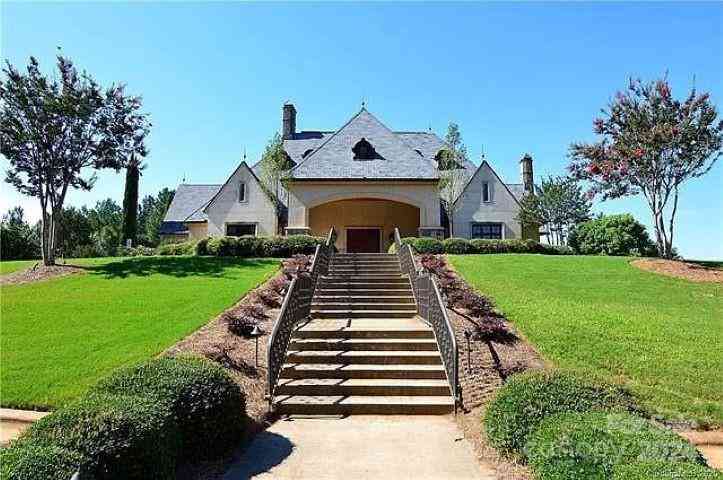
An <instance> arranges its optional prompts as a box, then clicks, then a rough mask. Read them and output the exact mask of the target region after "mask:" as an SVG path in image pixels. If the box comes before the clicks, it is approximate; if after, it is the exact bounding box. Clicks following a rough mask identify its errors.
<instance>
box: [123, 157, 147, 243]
mask: <svg viewBox="0 0 723 480" xmlns="http://www.w3.org/2000/svg"><path fill="white" fill-rule="evenodd" d="M143 168H144V165H142V164H141V161H140V159H137V158H136V157H135V155H131V158H130V160H129V161H128V164H127V165H126V184H125V190H124V192H123V228H122V231H123V234H122V237H121V240H122V241H123V244H125V241H126V240H127V239H130V240H131V241H132V242H133V243H132V245H136V243H137V241H138V183H139V182H140V178H141V170H142V169H143Z"/></svg>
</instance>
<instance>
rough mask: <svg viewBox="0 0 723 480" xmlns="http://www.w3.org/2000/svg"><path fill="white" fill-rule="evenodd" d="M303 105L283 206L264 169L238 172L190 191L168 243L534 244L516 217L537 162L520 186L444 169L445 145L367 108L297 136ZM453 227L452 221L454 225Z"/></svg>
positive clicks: (482, 170)
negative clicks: (451, 190)
mask: <svg viewBox="0 0 723 480" xmlns="http://www.w3.org/2000/svg"><path fill="white" fill-rule="evenodd" d="M296 120H297V112H296V108H295V107H294V105H291V104H288V103H287V104H285V105H284V106H283V110H282V140H283V149H284V152H285V153H286V155H287V156H288V160H289V164H290V166H291V168H290V169H289V170H288V171H287V172H285V175H284V177H285V180H284V184H283V187H279V189H278V190H279V192H280V194H279V201H280V208H279V214H278V215H277V212H276V208H275V205H274V203H275V202H274V201H272V200H271V197H270V196H269V195H267V193H266V192H267V191H268V189H264V188H263V186H262V185H263V184H262V181H261V179H260V176H261V165H260V164H259V163H256V164H255V165H253V166H249V165H247V163H246V162H245V161H243V162H241V164H240V165H238V166H236V169H235V170H234V171H233V172H232V173H231V175H230V176H229V177H228V179H227V180H226V181H225V182H224V183H223V184H217V185H192V184H181V185H179V186H178V188H177V189H176V194H175V196H174V198H173V201H172V203H171V205H170V207H169V209H168V212H167V213H166V216H165V219H164V223H163V225H162V230H161V233H162V235H163V236H164V238H166V239H174V240H182V239H198V238H204V237H207V236H223V235H229V236H242V235H257V236H268V235H277V234H287V235H292V234H309V235H319V236H323V235H325V234H326V233H327V232H328V230H329V228H330V227H331V226H334V227H335V229H336V231H337V232H338V238H337V248H339V250H340V251H344V252H379V251H386V248H387V247H388V246H389V245H390V244H391V242H392V237H393V232H394V228H395V227H397V228H399V230H400V233H401V234H402V236H434V237H443V236H446V235H449V234H450V231H449V230H450V227H451V229H452V234H453V236H455V237H463V238H468V239H472V238H501V239H513V238H534V239H536V240H537V239H538V233H537V231H536V229H535V228H523V226H522V225H520V222H519V221H518V220H517V219H516V217H517V212H518V210H519V205H520V204H519V202H520V200H521V199H522V197H523V196H524V195H525V194H526V192H530V191H532V188H533V170H532V158H531V157H530V156H529V155H525V156H524V157H523V158H522V160H520V164H521V172H522V175H521V177H522V178H521V183H505V182H503V180H502V179H501V178H500V177H499V175H497V173H496V172H495V171H494V169H493V168H492V166H491V165H490V164H489V163H488V162H487V161H483V162H482V163H481V165H479V166H476V165H474V164H473V163H471V162H469V161H466V162H464V164H461V163H455V162H452V164H450V163H449V162H443V161H442V159H443V158H445V156H444V154H445V150H446V146H445V144H444V142H443V141H442V139H441V138H440V137H439V136H437V135H436V134H435V133H432V132H408V131H393V130H391V129H389V128H388V127H387V126H386V125H384V124H383V123H382V122H381V121H379V119H377V118H376V117H375V116H374V115H372V114H371V113H370V112H369V111H368V110H367V109H366V108H362V109H361V110H360V111H359V112H358V113H356V114H355V115H354V116H353V117H352V118H351V119H349V121H347V122H346V123H345V124H344V125H343V126H341V127H340V128H339V129H338V130H335V131H297V129H296ZM449 169H454V170H455V172H457V173H459V174H460V176H461V177H462V178H463V183H462V184H463V185H464V188H463V189H462V190H461V193H460V194H459V195H458V197H457V199H456V201H455V208H454V211H455V213H454V216H453V218H452V219H447V218H446V216H445V214H444V212H443V209H442V204H441V200H440V193H439V185H440V178H442V177H443V176H444V175H445V173H446V172H445V170H449ZM450 220H451V221H450Z"/></svg>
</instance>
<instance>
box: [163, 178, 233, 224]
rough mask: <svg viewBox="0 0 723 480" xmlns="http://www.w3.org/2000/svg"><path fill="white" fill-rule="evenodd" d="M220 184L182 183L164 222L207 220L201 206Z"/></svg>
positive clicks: (217, 189)
mask: <svg viewBox="0 0 723 480" xmlns="http://www.w3.org/2000/svg"><path fill="white" fill-rule="evenodd" d="M220 188H221V185H188V184H185V183H182V184H181V185H179V186H178V188H176V194H175V195H174V196H173V201H171V205H170V206H169V207H168V211H167V212H166V216H165V217H164V218H163V221H164V222H202V221H205V220H207V218H206V214H205V213H203V207H205V206H206V204H207V203H208V202H209V200H211V198H213V196H214V195H216V193H217V192H218V191H219V189H220Z"/></svg>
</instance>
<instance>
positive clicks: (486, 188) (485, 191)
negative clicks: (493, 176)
mask: <svg viewBox="0 0 723 480" xmlns="http://www.w3.org/2000/svg"><path fill="white" fill-rule="evenodd" d="M482 201H483V202H489V201H490V184H489V183H487V182H484V183H483V184H482Z"/></svg>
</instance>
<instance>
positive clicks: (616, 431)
mask: <svg viewBox="0 0 723 480" xmlns="http://www.w3.org/2000/svg"><path fill="white" fill-rule="evenodd" d="M525 451H526V453H527V458H528V460H529V463H530V465H531V466H532V468H533V469H534V470H535V472H536V474H537V477H538V478H539V479H540V480H577V479H580V478H585V479H590V480H596V479H597V480H607V479H609V478H610V477H611V475H612V470H613V467H614V466H615V465H619V464H626V463H630V462H647V461H666V462H688V463H697V464H700V465H704V464H705V461H704V460H703V457H701V455H700V453H698V451H697V450H696V449H695V447H693V445H691V444H690V443H688V441H686V440H685V439H683V438H682V437H680V436H679V435H677V434H676V433H674V432H672V431H670V430H666V429H664V428H661V427H657V426H655V425H653V424H652V423H650V422H649V421H647V420H645V419H643V418H640V417H637V416H634V415H630V414H628V413H610V412H585V413H563V414H560V415H554V416H551V417H549V418H546V419H545V420H544V421H543V422H542V423H541V424H540V426H539V428H538V429H537V430H536V431H535V432H534V433H532V434H531V435H530V436H529V438H528V441H527V444H526V446H525Z"/></svg>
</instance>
